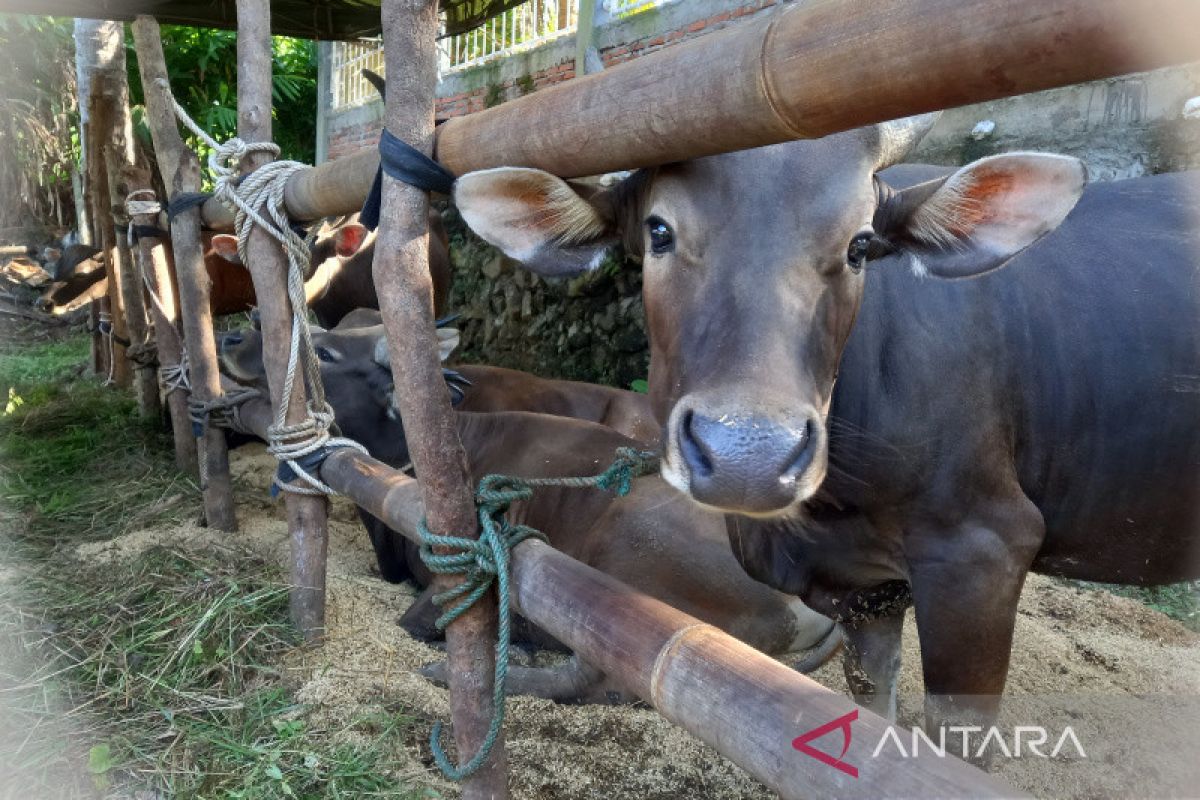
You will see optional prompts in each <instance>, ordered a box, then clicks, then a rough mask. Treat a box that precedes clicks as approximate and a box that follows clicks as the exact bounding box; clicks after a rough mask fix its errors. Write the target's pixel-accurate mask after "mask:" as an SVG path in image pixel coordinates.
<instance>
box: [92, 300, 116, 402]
mask: <svg viewBox="0 0 1200 800" xmlns="http://www.w3.org/2000/svg"><path fill="white" fill-rule="evenodd" d="M96 330H98V331H100V335H101V336H103V337H104V343H105V347H106V348H107V349H108V377H107V378H105V379H104V383H103V385H104V386H112V385H113V384H114V383H116V380H115V379H114V377H113V376H114V374H115V371H116V368H117V356H116V353H117V348H116V345H115V344H114V343H113V324H112V313H111V312H109V311H101V312H100V317H99V324H98V325H97V326H96Z"/></svg>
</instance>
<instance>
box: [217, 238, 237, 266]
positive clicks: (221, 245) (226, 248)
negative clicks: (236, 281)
mask: <svg viewBox="0 0 1200 800" xmlns="http://www.w3.org/2000/svg"><path fill="white" fill-rule="evenodd" d="M212 249H213V252H215V253H216V254H217V255H219V256H220V257H221V258H223V259H225V260H226V261H228V262H229V263H230V264H241V263H242V257H241V256H239V255H238V247H237V237H236V236H232V235H230V234H228V233H218V234H217V235H216V236H214V237H212Z"/></svg>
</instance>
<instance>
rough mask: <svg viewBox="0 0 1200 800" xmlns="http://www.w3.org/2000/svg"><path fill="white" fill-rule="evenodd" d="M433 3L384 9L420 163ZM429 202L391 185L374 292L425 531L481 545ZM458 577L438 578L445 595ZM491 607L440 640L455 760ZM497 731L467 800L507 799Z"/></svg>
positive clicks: (475, 732) (391, 3) (395, 89)
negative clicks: (442, 345) (436, 301)
mask: <svg viewBox="0 0 1200 800" xmlns="http://www.w3.org/2000/svg"><path fill="white" fill-rule="evenodd" d="M437 11H438V6H437V2H436V0H384V3H383V11H382V13H383V44H384V58H385V63H386V65H387V75H388V92H387V114H386V120H387V128H388V130H390V131H391V132H392V133H393V134H394V135H395V136H397V137H399V138H400V139H402V140H403V141H406V142H408V143H409V144H410V145H412V146H413V147H416V148H419V149H421V150H423V151H424V152H425V153H426V154H428V153H431V152H432V149H433V101H434V87H435V85H436V82H437V47H436V41H437V31H438V18H437ZM428 212H429V198H428V196H427V195H426V194H425V193H424V192H422V191H420V190H418V189H415V188H413V187H411V186H408V185H406V184H404V183H401V182H400V181H397V180H395V179H393V178H391V177H389V176H386V175H385V176H384V178H383V208H382V214H381V219H380V226H379V233H378V239H377V243H376V247H375V263H374V276H375V289H376V292H377V293H378V295H379V308H380V311H382V312H383V320H384V327H385V330H386V332H387V338H388V345H389V353H390V359H391V365H392V374H393V375H394V376H395V382H396V386H397V391H396V393H395V395H396V401H397V403H398V405H399V407H400V415H401V417H402V418H403V420H404V428H405V433H406V435H407V438H408V446H409V452H410V453H411V455H412V460H413V465H414V467H415V468H416V470H417V473H418V474H420V475H421V478H422V484H421V485H422V489H423V495H424V499H425V508H426V511H427V514H428V520H429V527H430V529H431V530H433V531H435V532H437V533H445V534H452V535H457V536H477V535H478V530H477V525H476V520H475V506H474V502H473V499H472V494H471V491H470V489H469V488H468V478H467V475H468V471H467V462H466V455H465V453H464V452H463V448H462V443H461V442H460V441H459V438H458V431H457V429H456V428H455V424H454V417H453V411H452V409H451V406H450V393H449V391H448V390H447V389H446V383H445V381H444V380H442V379H441V377H440V376H441V363H440V362H439V360H438V354H437V353H438V349H437V338H436V333H435V330H434V325H433V322H434V318H433V285H432V281H431V279H430V276H429V231H428ZM458 581H459V578H458V577H457V576H441V577H439V578H438V580H437V583H438V584H439V585H441V586H442V587H443V588H449V587H451V586H453V585H455V584H457V583H458ZM495 640H496V604H495V597H494V594H493V593H492V592H488V593H487V594H485V595H484V597H482V598H481V599H480V600H479V601H477V602H476V603H475V604H474V605H473V606H472V607H471V608H470V609H469V610H468V611H467V612H466V613H465V614H463V615H462V616H461V617H459V618H458V619H457V620H456V621H454V622H453V623H452V624H451V625H450V627H449V629H448V630H447V631H446V655H447V662H448V665H449V677H450V714H451V719H452V722H453V731H454V738H455V741H456V743H457V745H458V760H459V762H460V763H465V762H466V761H467V760H468V759H470V758H471V757H472V756H474V755H475V754H476V753H477V752H478V750H479V747H480V745H481V744H482V742H483V740H484V738H485V736H486V734H487V731H488V727H489V723H490V722H491V718H492V712H493V704H492V677H493V670H494V665H495V649H494V648H495ZM506 761H507V759H506V756H505V747H504V737H503V732H501V736H500V738H499V739H498V740H497V741H496V743H495V745H494V747H493V749H492V751H491V754H490V757H489V758H488V760H487V761H486V762H485V763H484V764H483V766H482V767H480V769H479V770H478V771H477V772H475V773H474V774H473V775H471V776H469V777H467V778H466V779H465V780H464V781H463V783H462V792H463V794H462V796H463V797H464V798H465V800H484V799H485V798H494V799H496V800H499V799H502V798H506V797H508V782H507V770H506Z"/></svg>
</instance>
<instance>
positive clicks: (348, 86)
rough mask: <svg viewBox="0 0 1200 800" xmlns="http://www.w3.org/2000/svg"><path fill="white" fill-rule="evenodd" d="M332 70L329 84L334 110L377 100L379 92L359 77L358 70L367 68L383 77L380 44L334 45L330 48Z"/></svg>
mask: <svg viewBox="0 0 1200 800" xmlns="http://www.w3.org/2000/svg"><path fill="white" fill-rule="evenodd" d="M332 67H333V69H332V72H333V80H332V81H331V83H332V85H333V108H334V110H335V111H341V110H343V109H347V108H354V107H355V106H361V105H365V104H366V103H370V102H371V101H372V100H377V99H378V98H379V93H378V92H377V91H375V87H374V86H372V85H371V84H370V83H369V82H368V81H367V79H366V78H364V77H363V75H362V71H363V70H364V69H370V70H374V71H375V72H378V73H379V74H380V75H382V74H383V42H381V41H370V40H367V41H359V42H336V43H335V44H334V47H333V63H332Z"/></svg>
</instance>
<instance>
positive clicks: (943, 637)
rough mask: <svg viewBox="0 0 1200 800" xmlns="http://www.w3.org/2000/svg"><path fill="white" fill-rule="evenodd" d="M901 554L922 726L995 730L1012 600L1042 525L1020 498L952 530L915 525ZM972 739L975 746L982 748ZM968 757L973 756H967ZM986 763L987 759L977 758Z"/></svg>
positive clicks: (993, 506) (978, 512)
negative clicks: (920, 684) (919, 672)
mask: <svg viewBox="0 0 1200 800" xmlns="http://www.w3.org/2000/svg"><path fill="white" fill-rule="evenodd" d="M910 530H911V532H910V533H909V534H908V535H907V536H906V539H905V550H906V554H907V557H908V562H909V571H910V575H911V581H912V591H913V603H914V606H915V608H916V617H917V632H918V635H919V636H920V640H921V666H922V669H923V670H924V675H925V691H926V696H925V724H926V728H927V730H928V731H929V732H930V733H931V735H932V736H933V738H934V739H935V740H936V739H937V734H936V732H937V731H938V729H939V728H941V727H943V726H946V727H947V731H948V732H947V741H953V742H958V741H959V740H960V739H961V734H959V735H958V738H955V732H954V731H950V730H949V726H958V727H961V726H979V728H982V729H983V730H986V729H987V728H988V727H989V726H991V725H992V724H994V722H995V720H996V716H997V714H998V713H999V710H1000V695H1001V694H1002V693H1003V691H1004V682H1005V680H1006V678H1007V676H1008V662H1009V654H1010V650H1011V648H1012V639H1013V627H1014V625H1015V623H1016V616H1017V601H1018V599H1019V598H1020V595H1021V587H1022V586H1023V585H1024V582H1025V575H1026V574H1027V573H1028V571H1029V566H1030V564H1031V563H1032V561H1033V557H1034V555H1035V554H1036V553H1037V550H1038V548H1039V547H1040V546H1041V542H1042V539H1043V537H1044V534H1045V524H1044V522H1043V521H1042V518H1041V514H1040V513H1039V512H1038V511H1037V509H1036V507H1034V505H1033V503H1032V502H1030V501H1029V500H1028V499H1027V498H1025V497H1024V496H1021V497H1019V498H1016V499H1013V500H1006V501H1000V502H995V503H993V504H991V505H990V506H989V507H987V508H985V509H982V510H980V509H977V510H976V511H974V512H973V513H970V514H968V515H967V517H966V518H964V519H963V520H962V521H961V522H960V523H958V524H956V525H952V526H945V527H941V526H937V525H928V526H919V527H917V528H916V529H915V530H912V529H910ZM981 741H982V738H979V739H978V740H977V742H976V744H978V742H981ZM972 755H974V753H972ZM983 760H986V759H983Z"/></svg>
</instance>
